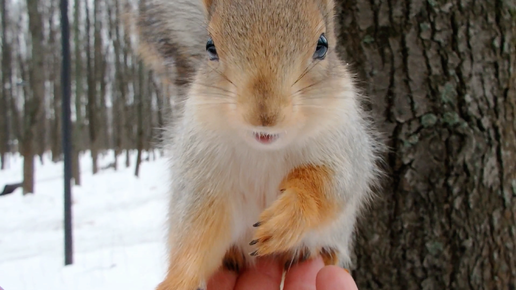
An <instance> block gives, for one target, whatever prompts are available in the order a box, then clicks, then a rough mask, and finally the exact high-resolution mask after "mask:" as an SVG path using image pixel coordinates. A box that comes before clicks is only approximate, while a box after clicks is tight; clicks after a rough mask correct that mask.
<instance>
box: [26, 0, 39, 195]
mask: <svg viewBox="0 0 516 290" xmlns="http://www.w3.org/2000/svg"><path fill="white" fill-rule="evenodd" d="M27 9H28V14H29V30H30V33H31V62H30V67H29V74H30V85H31V91H32V94H30V93H27V94H25V105H24V107H25V110H24V124H23V126H24V129H23V140H22V150H21V152H22V155H23V158H24V162H23V178H24V180H23V193H24V194H27V193H34V162H33V158H34V150H33V149H34V146H33V142H34V128H35V125H36V124H37V120H38V119H39V116H40V107H42V106H41V103H42V102H43V100H44V97H45V76H44V68H45V66H44V47H43V43H44V42H43V40H44V37H43V21H42V17H41V12H40V11H39V7H38V1H33V0H27Z"/></svg>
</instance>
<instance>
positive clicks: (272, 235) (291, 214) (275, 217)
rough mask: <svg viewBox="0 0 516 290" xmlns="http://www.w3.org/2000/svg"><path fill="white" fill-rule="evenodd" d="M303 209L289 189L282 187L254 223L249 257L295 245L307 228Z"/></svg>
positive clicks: (280, 250) (279, 250) (300, 202)
mask: <svg viewBox="0 0 516 290" xmlns="http://www.w3.org/2000/svg"><path fill="white" fill-rule="evenodd" d="M305 210H306V209H305V208H303V203H302V201H301V200H299V198H298V195H297V194H296V193H295V192H294V191H293V190H285V191H284V192H283V194H282V195H281V196H280V198H279V199H278V200H277V201H275V202H274V203H273V204H272V205H271V206H270V207H269V208H267V209H266V210H265V211H264V212H263V213H262V214H261V215H260V220H259V221H258V222H257V223H256V224H254V225H253V226H254V227H256V228H257V229H256V233H255V235H254V239H253V240H252V241H251V243H250V245H255V246H256V247H257V249H256V250H255V251H254V252H252V253H251V256H263V255H270V254H273V253H280V252H285V251H288V250H290V249H292V248H294V247H295V246H297V245H298V244H299V243H300V242H301V240H302V239H303V237H304V234H305V233H306V232H307V231H308V224H309V223H308V221H307V217H306V216H305Z"/></svg>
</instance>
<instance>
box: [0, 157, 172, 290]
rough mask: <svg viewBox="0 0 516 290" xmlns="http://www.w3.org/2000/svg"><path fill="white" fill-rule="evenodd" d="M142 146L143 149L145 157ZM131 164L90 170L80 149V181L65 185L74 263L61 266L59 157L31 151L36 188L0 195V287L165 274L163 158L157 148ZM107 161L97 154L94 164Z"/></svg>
mask: <svg viewBox="0 0 516 290" xmlns="http://www.w3.org/2000/svg"><path fill="white" fill-rule="evenodd" d="M145 157H146V154H144V158H145ZM135 159H136V154H135V152H133V153H132V156H131V162H132V164H131V165H132V166H131V167H129V168H125V166H124V163H125V157H121V158H120V159H119V169H118V171H114V170H113V169H112V168H109V169H105V170H102V171H100V172H99V173H97V174H96V175H92V173H91V158H90V156H89V154H84V155H82V156H81V172H82V186H74V187H73V188H72V194H73V197H72V201H73V231H74V232H73V238H74V264H73V265H71V266H66V267H65V266H64V233H63V177H62V176H63V163H62V162H59V163H52V162H51V161H50V159H49V156H46V157H45V158H44V163H43V164H41V163H40V161H39V159H36V161H35V165H36V183H35V194H34V195H27V196H23V195H22V191H21V188H19V189H17V190H16V191H15V192H14V193H12V194H10V195H6V196H0V289H2V288H3V289H4V290H36V289H38V290H47V289H48V290H86V289H88V290H108V289H109V290H113V289H139V290H145V289H148V290H153V289H155V287H156V286H157V284H158V283H159V282H160V279H161V278H162V277H163V276H164V273H165V272H164V271H165V268H164V267H165V266H166V255H165V234H166V223H165V221H166V208H167V203H168V200H167V195H166V193H167V191H166V189H167V176H166V175H167V170H166V160H165V159H164V158H160V157H159V154H158V153H157V152H156V160H153V159H152V157H151V159H150V160H149V161H148V162H143V163H142V166H141V168H140V177H139V178H136V177H135V176H134V161H135ZM112 161H113V154H112V153H109V154H107V155H105V156H101V157H100V159H99V165H100V166H99V167H103V166H105V165H107V164H109V163H111V162H112ZM22 163H23V159H22V158H21V157H20V156H17V155H16V156H11V157H10V168H9V169H7V170H4V171H0V190H3V186H4V185H5V184H7V183H17V182H20V181H21V178H22Z"/></svg>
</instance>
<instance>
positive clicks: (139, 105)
mask: <svg viewBox="0 0 516 290" xmlns="http://www.w3.org/2000/svg"><path fill="white" fill-rule="evenodd" d="M138 76H139V78H138V92H136V88H135V90H134V91H135V92H136V97H137V100H136V114H137V129H136V130H137V133H136V149H137V150H138V154H137V155H136V169H135V171H134V175H135V176H136V177H138V176H139V174H140V165H141V163H142V150H143V138H144V136H143V102H144V100H143V98H144V96H143V95H144V93H145V73H144V71H143V63H142V61H141V60H140V61H139V62H138Z"/></svg>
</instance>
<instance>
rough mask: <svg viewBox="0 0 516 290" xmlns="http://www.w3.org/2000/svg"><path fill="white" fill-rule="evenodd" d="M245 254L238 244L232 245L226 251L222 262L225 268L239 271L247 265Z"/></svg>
mask: <svg viewBox="0 0 516 290" xmlns="http://www.w3.org/2000/svg"><path fill="white" fill-rule="evenodd" d="M245 261H246V259H245V254H244V252H243V251H242V250H240V249H239V248H238V247H236V246H232V247H231V248H229V250H228V251H227V252H226V255H225V256H224V260H223V262H222V264H223V266H224V268H226V269H228V270H230V271H234V272H236V273H239V272H240V271H241V270H242V269H243V268H244V265H245Z"/></svg>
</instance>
